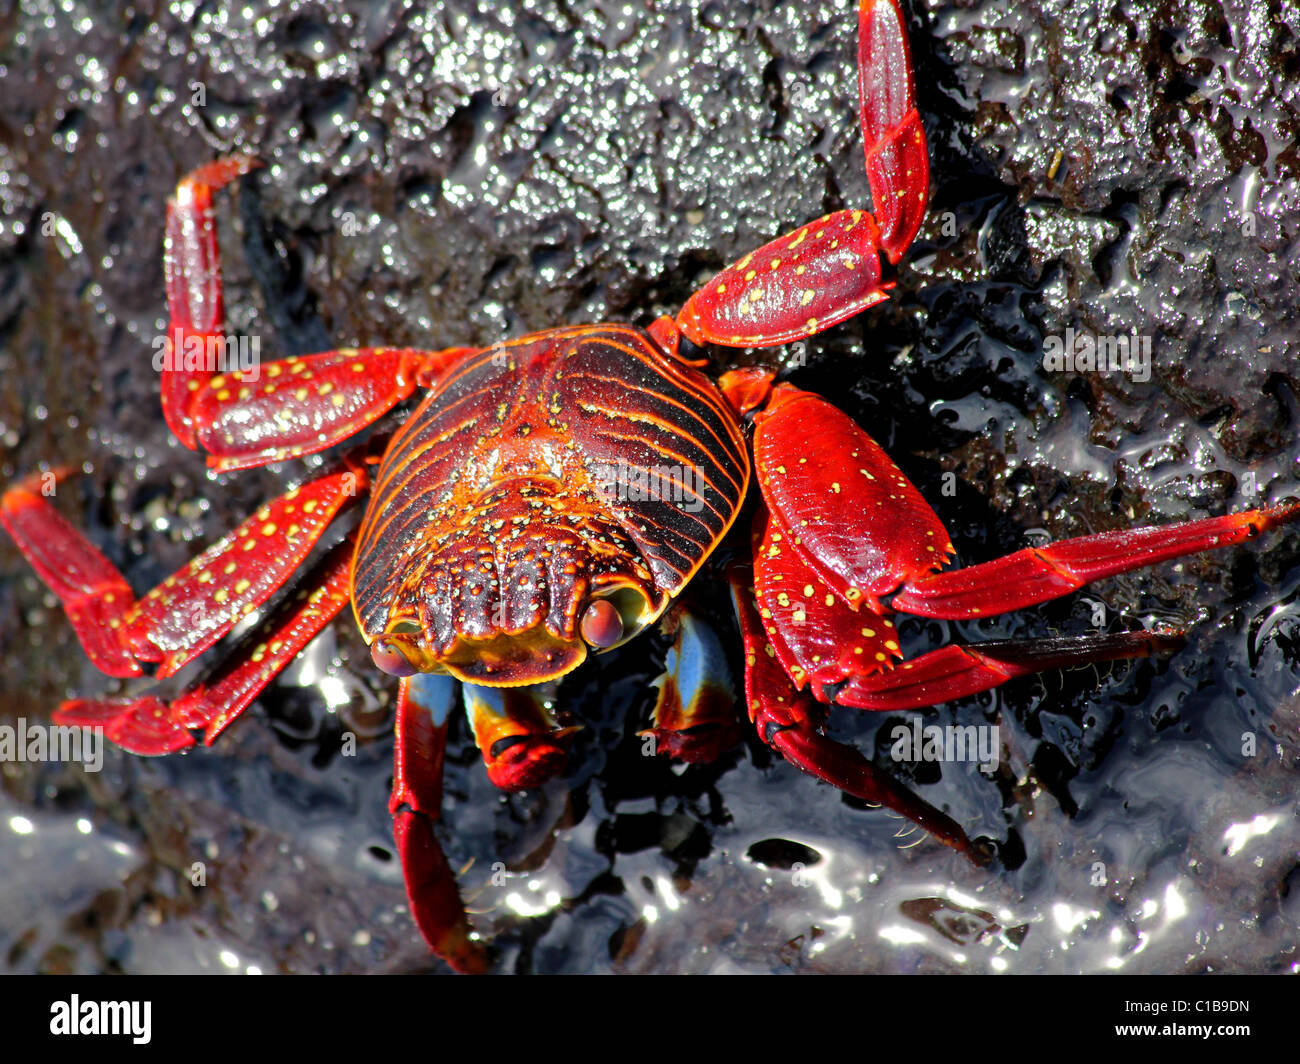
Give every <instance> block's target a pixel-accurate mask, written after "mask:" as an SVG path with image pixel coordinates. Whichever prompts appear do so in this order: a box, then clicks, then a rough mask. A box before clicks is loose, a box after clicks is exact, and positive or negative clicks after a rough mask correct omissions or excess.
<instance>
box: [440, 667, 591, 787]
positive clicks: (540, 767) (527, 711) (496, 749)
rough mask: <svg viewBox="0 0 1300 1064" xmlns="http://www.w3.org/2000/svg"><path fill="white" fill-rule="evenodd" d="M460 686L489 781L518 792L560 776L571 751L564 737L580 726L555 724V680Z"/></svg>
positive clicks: (577, 729) (578, 729)
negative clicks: (527, 684) (524, 684)
mask: <svg viewBox="0 0 1300 1064" xmlns="http://www.w3.org/2000/svg"><path fill="white" fill-rule="evenodd" d="M461 686H462V689H463V691H464V697H465V712H466V714H467V715H468V716H469V723H470V727H472V728H473V729H474V739H475V741H476V742H477V743H478V748H479V751H480V752H481V753H482V754H483V763H484V764H485V765H486V766H487V773H488V778H489V779H491V781H492V782H493V783H495V784H496V785H497V786H498V787H500V788H501V789H502V790H504V791H522V790H527V789H528V788H529V787H537V786H540V785H541V784H543V783H545V782H546V781H547V780H549V779H551V778H552V777H554V776H557V775H559V773H560V772H561V771H562V770H563V768H564V763H565V761H566V760H568V756H569V754H568V748H567V743H566V740H567V739H568V738H569V737H570V736H571V735H573V734H574V733H575V732H577V731H580V730H581V729H580V727H578V726H573V727H568V728H561V727H560V726H559V725H558V724H556V722H555V718H554V716H553V715H552V713H551V709H550V707H551V696H552V695H553V694H554V686H555V685H554V684H538V685H536V686H534V687H478V686H476V685H474V684H468V683H467V684H462V685H461Z"/></svg>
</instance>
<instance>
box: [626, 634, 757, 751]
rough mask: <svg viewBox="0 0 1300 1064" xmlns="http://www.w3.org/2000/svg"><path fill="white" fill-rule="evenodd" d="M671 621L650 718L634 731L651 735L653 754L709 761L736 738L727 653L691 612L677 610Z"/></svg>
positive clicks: (649, 736)
mask: <svg viewBox="0 0 1300 1064" xmlns="http://www.w3.org/2000/svg"><path fill="white" fill-rule="evenodd" d="M672 623H673V626H674V630H673V632H672V635H673V643H672V646H671V647H669V649H668V656H667V658H666V659H665V661H664V671H663V673H662V674H661V675H660V676H659V677H658V678H657V679H656V680H655V681H654V686H655V687H656V688H657V689H658V692H659V694H658V697H657V698H656V699H655V708H654V715H653V718H652V719H653V722H654V723H653V726H652V727H650V728H647V729H645V730H644V731H642V732H638V733H637V734H638V735H640V736H641V737H642V738H653V739H654V744H655V745H654V752H655V753H657V754H666V755H667V756H669V757H673V758H676V759H677V760H679V761H689V762H692V763H696V762H708V761H712V760H714V759H715V758H716V757H717V756H718V755H719V754H721V753H722V752H723V751H724V750H729V749H731V747H733V746H735V745H736V744H737V743H738V742H740V722H739V721H738V720H737V717H736V707H735V695H734V694H733V692H732V686H731V670H730V669H728V668H727V656H726V654H725V653H724V652H723V650H722V644H721V643H720V642H719V641H718V637H717V634H716V633H715V632H714V631H713V629H712V628H710V627H709V626H708V625H707V624H705V623H703V622H702V621H700V620H699V619H698V618H697V617H695V616H694V614H692V613H690V612H688V611H686V610H682V611H679V612H678V613H677V614H676V615H675V617H674V620H673V622H672Z"/></svg>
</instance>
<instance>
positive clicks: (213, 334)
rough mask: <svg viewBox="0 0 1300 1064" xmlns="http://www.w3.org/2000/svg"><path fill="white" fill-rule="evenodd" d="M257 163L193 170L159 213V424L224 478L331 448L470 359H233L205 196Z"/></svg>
mask: <svg viewBox="0 0 1300 1064" xmlns="http://www.w3.org/2000/svg"><path fill="white" fill-rule="evenodd" d="M259 165H260V164H259V163H258V162H257V160H255V159H253V158H251V157H249V156H246V155H232V156H229V157H227V158H224V159H218V160H217V161H216V162H212V163H209V164H208V165H206V166H201V167H199V168H198V169H197V170H195V171H193V172H192V173H190V174H188V175H187V176H186V177H184V178H182V179H181V181H180V183H179V184H178V185H177V186H176V194H175V195H174V196H173V197H172V198H171V199H170V200H169V201H168V203H167V240H166V249H165V252H164V259H163V265H164V272H165V273H166V277H167V309H168V313H169V315H170V324H169V327H168V332H167V337H166V348H165V357H164V359H163V364H162V407H163V416H164V417H165V418H166V419H167V424H168V426H169V427H170V428H171V430H172V432H174V433H175V434H176V437H177V439H179V440H180V441H181V442H182V443H184V444H185V446H187V447H189V448H191V449H194V450H197V449H200V448H202V449H203V450H205V451H207V452H208V456H209V457H208V464H209V465H210V466H211V467H212V468H214V469H218V470H223V471H225V470H232V469H244V468H247V467H249V466H256V465H265V464H266V463H268V462H278V461H283V460H285V459H288V458H297V457H300V456H302V455H305V454H312V453H314V452H316V451H321V450H324V449H325V448H327V447H332V446H334V445H335V444H338V443H341V442H342V441H344V440H346V439H347V438H348V437H349V436H352V435H354V434H355V433H357V432H359V431H361V429H363V428H365V427H366V426H367V425H370V424H371V423H373V422H374V421H376V420H377V419H378V418H380V417H382V416H383V415H384V414H385V413H387V412H388V411H389V410H391V409H392V408H393V407H394V406H395V405H396V404H397V403H399V402H401V401H402V400H403V399H406V398H407V397H409V396H410V395H411V394H412V393H413V392H414V390H415V388H416V387H417V386H420V385H425V384H428V383H430V382H431V381H433V380H434V379H436V378H437V377H438V376H440V375H441V374H443V373H444V372H446V370H447V369H448V368H449V367H451V366H452V365H454V364H455V363H456V362H458V361H459V360H460V359H461V358H462V357H463V356H464V355H466V354H468V353H470V352H472V351H474V350H476V349H474V348H462V347H456V348H449V349H447V350H443V351H415V350H410V349H405V348H357V349H343V350H338V351H325V352H322V353H320V354H315V355H307V356H305V357H294V358H286V359H280V360H277V361H273V362H270V363H268V364H266V365H265V366H262V365H260V364H250V365H245V364H244V363H245V362H246V361H248V360H243V359H236V358H234V357H232V355H231V352H230V347H229V345H228V343H227V341H226V336H225V314H224V305H223V300H222V290H221V255H220V249H219V246H218V241H217V227H216V221H215V219H214V217H213V211H212V194H213V192H214V191H216V190H217V189H219V188H221V187H222V186H223V185H226V184H228V183H229V182H231V181H233V180H234V179H235V178H237V177H239V176H240V175H242V174H246V173H248V172H249V171H250V170H252V169H254V168H255V167H257V166H259Z"/></svg>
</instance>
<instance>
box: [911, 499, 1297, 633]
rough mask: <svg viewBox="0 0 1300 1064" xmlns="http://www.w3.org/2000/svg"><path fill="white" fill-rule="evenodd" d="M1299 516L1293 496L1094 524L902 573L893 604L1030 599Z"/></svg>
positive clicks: (935, 613)
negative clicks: (1263, 504)
mask: <svg viewBox="0 0 1300 1064" xmlns="http://www.w3.org/2000/svg"><path fill="white" fill-rule="evenodd" d="M1297 517H1300V503H1295V502H1292V503H1283V504H1282V505H1280V506H1273V507H1270V508H1269V509H1266V510H1245V511H1243V512H1242V513H1236V514H1228V515H1226V516H1224V517H1208V518H1205V519H1203V520H1200V521H1188V522H1186V523H1185V524H1173V525H1156V526H1152V527H1148V528H1132V529H1123V530H1120V531H1116V532H1101V533H1098V534H1096V535H1092V536H1079V537H1077V538H1075V539H1067V540H1062V541H1061V542H1060V543H1050V544H1048V545H1047V546H1045V547H1030V548H1027V549H1025V550H1019V551H1016V552H1015V553H1014V554H1008V555H1006V556H1005V557H1002V558H997V559H994V560H993V561H991V562H984V563H983V564H981V565H972V566H970V567H969V568H967V569H954V570H953V571H952V572H947V573H940V574H938V575H934V576H917V577H913V578H912V579H910V580H909V581H908V582H907V583H906V584H905V585H904V586H903V590H902V591H900V592H899V593H898V594H897V595H895V596H894V598H893V600H892V601H891V603H890V605H891V606H892V608H893V609H896V610H901V611H903V612H905V613H912V614H917V615H919V616H922V617H943V618H953V619H959V618H966V617H982V616H984V615H986V614H995V613H1006V612H1007V611H1009V610H1015V609H1020V608H1021V607H1023V606H1032V605H1034V604H1035V603H1039V602H1045V601H1047V600H1048V599H1053V598H1057V597H1058V596H1061V595H1065V594H1067V593H1069V592H1071V591H1073V590H1075V589H1076V588H1079V587H1082V586H1083V585H1084V584H1087V583H1090V582H1091V581H1093V580H1100V579H1101V578H1102V577H1106V576H1114V575H1115V574H1116V573H1126V572H1128V571H1130V570H1132V569H1141V568H1144V567H1145V566H1148V565H1155V564H1156V563H1157V562H1162V561H1167V560H1168V559H1170V558H1177V557H1180V556H1182V555H1184V554H1195V553H1197V552H1198V551H1203V550H1213V549H1216V548H1219V547H1227V546H1231V545H1232V544H1234V543H1240V542H1242V540H1246V539H1251V538H1253V537H1254V536H1257V535H1259V534H1260V533H1261V532H1265V531H1267V530H1268V529H1270V528H1274V527H1276V526H1278V525H1282V524H1286V523H1287V522H1289V521H1294V520H1295V519H1296V518H1297Z"/></svg>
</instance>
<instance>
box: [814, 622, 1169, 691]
mask: <svg viewBox="0 0 1300 1064" xmlns="http://www.w3.org/2000/svg"><path fill="white" fill-rule="evenodd" d="M1182 642H1183V640H1182V636H1181V634H1179V633H1176V632H1173V633H1170V632H1117V633H1114V634H1111V635H1084V636H1076V637H1072V638H1064V637H1054V638H1049V639H1025V640H997V641H990V642H987V643H974V644H971V645H970V646H946V647H942V648H940V649H939V650H935V651H932V652H931V653H929V654H922V655H921V656H920V657H919V658H915V659H913V660H912V661H906V662H903V664H901V665H899V666H898V667H896V668H893V667H891V668H889V670H888V671H887V672H878V673H876V674H874V675H871V676H861V675H858V676H853V677H851V678H850V679H849V681H848V683H846V684H845V685H844V687H843V688H842V689H841V690H840V691H839V692H838V693H837V694H836V696H835V701H836V702H838V703H839V704H840V705H845V706H853V707H855V708H857V709H871V710H891V709H921V708H924V707H925V706H933V705H937V704H938V703H940V702H948V701H951V700H952V699H955V698H965V697H966V696H967V695H973V694H978V693H979V692H980V691H988V690H991V689H992V688H994V687H998V686H1000V685H1001V684H1004V683H1006V682H1007V681H1008V680H1010V679H1011V678H1012V677H1015V676H1028V675H1031V674H1032V673H1036V672H1045V671H1046V670H1048V669H1068V668H1073V667H1075V666H1078V665H1087V664H1091V663H1093V662H1098V661H1118V660H1120V659H1123V658H1145V657H1150V656H1151V655H1152V654H1156V653H1161V652H1163V651H1168V650H1176V649H1178V647H1180V646H1181V645H1182Z"/></svg>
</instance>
